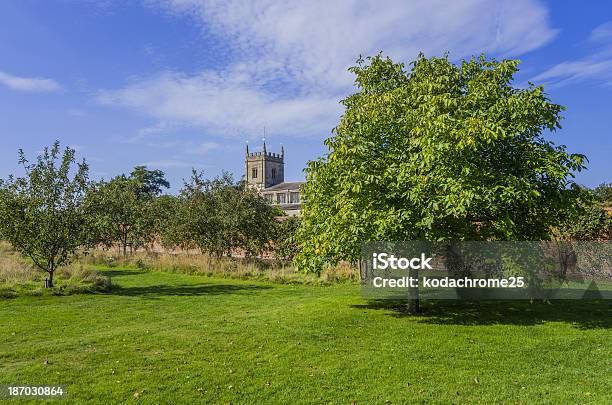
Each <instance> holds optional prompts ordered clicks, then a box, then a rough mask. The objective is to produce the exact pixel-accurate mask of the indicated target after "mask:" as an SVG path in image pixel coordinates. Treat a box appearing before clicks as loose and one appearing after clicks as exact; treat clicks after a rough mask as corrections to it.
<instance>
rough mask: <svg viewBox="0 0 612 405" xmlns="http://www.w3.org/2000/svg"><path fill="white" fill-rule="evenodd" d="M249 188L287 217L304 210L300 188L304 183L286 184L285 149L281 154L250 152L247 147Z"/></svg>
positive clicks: (265, 151)
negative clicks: (278, 208)
mask: <svg viewBox="0 0 612 405" xmlns="http://www.w3.org/2000/svg"><path fill="white" fill-rule="evenodd" d="M245 163H246V164H245V166H246V180H247V187H252V188H254V189H256V190H257V191H258V192H259V194H261V195H262V196H263V197H264V198H265V199H266V200H267V201H268V202H269V203H270V204H275V205H278V206H279V207H280V208H281V209H282V210H283V211H284V212H285V213H286V214H287V215H290V216H293V215H299V213H300V210H301V208H302V204H301V199H300V187H301V186H302V185H303V184H304V182H303V181H294V182H285V149H284V147H282V146H281V153H280V154H279V153H272V152H268V151H267V150H266V142H265V141H264V144H263V151H262V152H249V145H248V144H247V146H246V161H245Z"/></svg>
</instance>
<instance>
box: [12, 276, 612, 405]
mask: <svg viewBox="0 0 612 405" xmlns="http://www.w3.org/2000/svg"><path fill="white" fill-rule="evenodd" d="M107 274H108V275H110V276H112V279H113V283H116V284H117V285H119V286H120V287H121V288H118V289H116V290H114V292H113V293H111V294H88V295H72V296H40V297H31V296H30V297H29V296H25V297H18V298H14V299H8V300H1V301H0V320H1V322H0V383H11V384H67V385H68V397H67V398H68V400H69V402H70V403H85V402H92V403H101V404H109V403H119V402H134V401H136V400H138V401H140V402H143V403H207V402H210V403H225V402H231V403H233V404H240V403H292V404H293V403H345V404H350V403H351V402H352V401H355V402H356V403H358V404H359V403H381V404H382V403H385V402H386V401H390V402H391V403H415V402H416V403H419V402H427V403H487V404H488V403H551V404H566V403H602V404H603V403H610V402H611V401H612V396H611V392H612V385H611V381H612V373H611V363H610V359H611V358H612V356H611V354H612V353H611V352H612V333H611V329H610V328H611V326H612V325H611V322H610V320H611V318H612V317H611V304H610V301H590V302H587V301H565V302H554V303H552V304H544V303H533V304H529V303H525V302H510V303H501V302H498V303H469V302H459V303H457V302H438V303H427V304H425V306H424V310H425V313H424V314H422V315H419V316H407V315H405V314H403V313H402V312H400V311H399V310H398V309H397V308H393V307H390V306H389V305H388V304H386V303H381V302H374V303H372V302H367V301H365V300H364V299H363V298H362V297H361V296H360V293H359V287H358V286H355V285H348V284H343V285H336V286H329V287H316V286H307V285H279V284H272V283H265V282H255V281H243V280H233V279H215V278H208V277H202V276H194V275H183V274H170V273H163V272H139V271H135V270H127V269H116V268H115V269H112V270H108V271H107Z"/></svg>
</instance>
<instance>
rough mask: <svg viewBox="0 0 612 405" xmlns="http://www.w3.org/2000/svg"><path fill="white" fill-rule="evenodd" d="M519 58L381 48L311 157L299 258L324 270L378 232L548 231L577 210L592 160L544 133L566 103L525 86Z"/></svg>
mask: <svg viewBox="0 0 612 405" xmlns="http://www.w3.org/2000/svg"><path fill="white" fill-rule="evenodd" d="M518 65H519V61H517V60H502V61H496V60H490V59H487V58H485V57H484V56H481V57H475V58H472V59H470V60H466V61H462V62H461V63H458V64H454V63H452V62H451V61H450V60H449V59H448V57H446V56H445V57H434V58H426V57H424V56H422V55H420V56H419V57H418V58H417V59H416V60H415V61H413V62H412V63H410V65H409V66H408V68H406V67H405V66H404V65H403V64H401V63H394V62H393V61H392V60H391V59H389V58H385V57H383V56H382V55H377V56H374V57H369V58H367V59H366V60H363V59H360V60H359V61H358V63H357V65H356V66H354V67H352V68H350V69H349V70H350V71H351V72H352V73H354V74H355V84H356V86H357V92H356V93H355V94H353V95H351V96H349V97H347V98H346V99H344V100H343V101H342V104H343V105H344V107H345V112H344V115H343V116H342V119H341V121H340V123H339V125H338V126H337V127H336V128H335V131H334V135H333V136H332V137H331V138H329V139H327V140H326V141H325V144H326V145H327V147H328V148H329V152H328V153H327V154H326V156H324V157H322V158H320V159H318V160H316V161H313V162H310V163H309V165H308V167H307V169H306V173H307V184H306V186H305V188H304V196H305V201H306V202H305V204H304V209H303V221H302V226H301V227H300V231H299V240H300V253H299V254H298V256H297V257H296V264H297V265H298V266H299V267H300V268H302V269H305V270H308V271H314V272H318V271H320V270H321V268H322V267H323V266H324V265H326V264H329V263H331V264H333V263H337V262H338V261H340V260H348V261H351V262H355V261H357V260H358V259H359V253H360V243H361V242H364V241H376V240H429V241H448V240H534V239H535V240H540V239H547V238H549V236H550V229H551V226H553V225H556V224H559V223H560V221H561V219H562V218H563V216H564V215H566V214H567V212H568V211H569V210H571V209H572V206H573V201H574V198H575V193H576V190H575V188H576V186H575V184H574V183H573V181H572V177H573V175H572V173H573V172H574V171H579V170H581V169H582V168H583V167H584V162H585V157H584V156H582V155H578V154H570V153H568V152H566V149H565V147H564V146H556V145H555V144H553V143H552V142H550V141H548V140H546V139H545V137H544V134H545V132H547V131H550V132H554V131H555V130H557V129H558V128H560V120H561V112H562V110H563V109H564V108H563V107H562V106H560V105H558V104H555V103H553V102H551V101H550V100H549V99H548V97H547V95H546V94H545V92H544V89H543V88H542V87H541V86H536V85H533V84H529V85H528V86H527V87H524V88H521V87H516V86H515V85H514V84H513V78H514V75H515V73H516V72H517V70H518Z"/></svg>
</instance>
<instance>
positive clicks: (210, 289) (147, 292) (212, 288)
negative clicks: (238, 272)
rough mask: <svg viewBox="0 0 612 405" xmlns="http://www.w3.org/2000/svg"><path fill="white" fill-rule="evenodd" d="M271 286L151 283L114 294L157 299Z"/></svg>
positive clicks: (246, 290)
mask: <svg viewBox="0 0 612 405" xmlns="http://www.w3.org/2000/svg"><path fill="white" fill-rule="evenodd" d="M269 288H271V287H268V286H260V285H253V284H244V285H236V284H200V285H193V284H189V285H151V286H143V287H121V286H117V287H116V288H115V289H113V294H114V295H125V296H144V297H146V298H152V299H155V298H157V297H161V296H183V297H194V296H202V295H220V294H251V293H256V292H258V291H261V290H266V289H269Z"/></svg>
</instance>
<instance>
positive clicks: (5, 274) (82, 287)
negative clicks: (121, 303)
mask: <svg viewBox="0 0 612 405" xmlns="http://www.w3.org/2000/svg"><path fill="white" fill-rule="evenodd" d="M46 277H47V275H46V273H44V272H42V271H41V270H39V269H38V268H36V267H35V266H34V265H32V264H31V263H30V262H29V261H28V260H27V259H25V258H24V257H22V256H21V255H20V254H19V253H18V252H16V251H14V250H13V249H12V247H11V246H10V245H9V244H8V243H6V242H2V241H0V298H12V297H16V296H18V295H42V294H53V295H70V294H80V293H90V292H104V291H109V290H110V289H111V287H112V286H111V283H110V279H109V278H108V277H105V276H102V275H100V274H99V273H98V272H97V271H95V270H94V269H91V267H89V268H88V267H87V266H84V265H83V264H80V263H75V264H72V265H70V266H65V267H62V268H60V269H58V270H57V272H56V274H55V287H53V288H49V289H45V288H43V285H44V280H45V278H46Z"/></svg>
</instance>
